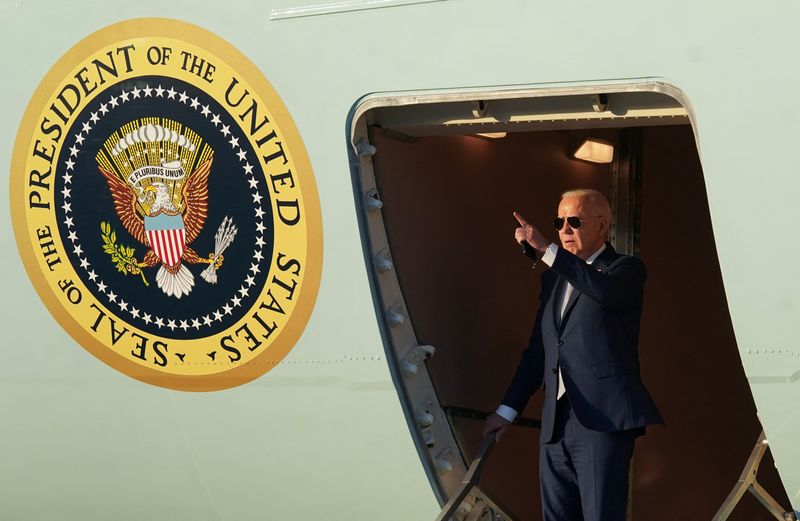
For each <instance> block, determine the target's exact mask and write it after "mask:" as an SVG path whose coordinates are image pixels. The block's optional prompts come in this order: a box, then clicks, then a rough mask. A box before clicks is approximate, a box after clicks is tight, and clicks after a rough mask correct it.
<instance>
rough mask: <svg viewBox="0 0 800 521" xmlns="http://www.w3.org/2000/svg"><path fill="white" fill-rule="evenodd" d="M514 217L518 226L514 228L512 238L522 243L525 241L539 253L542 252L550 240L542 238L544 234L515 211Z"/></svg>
mask: <svg viewBox="0 0 800 521" xmlns="http://www.w3.org/2000/svg"><path fill="white" fill-rule="evenodd" d="M514 219H516V220H517V222H518V223H519V228H517V229H516V230H514V238H515V239H516V240H517V242H518V243H520V244H522V243H523V241H525V242H527V243H528V244H530V245H531V246H533V248H534V249H536V250H538V251H539V252H540V253H544V252H545V250H547V247H548V246H549V245H550V242H549V241H548V240H547V239H545V238H544V235H542V234H541V232H540V231H539V230H537V229H536V227H535V226H534V225H532V224H531V223H529V222H528V221H526V220H525V218H524V217H522V216H521V215H520V214H518V213H517V212H514Z"/></svg>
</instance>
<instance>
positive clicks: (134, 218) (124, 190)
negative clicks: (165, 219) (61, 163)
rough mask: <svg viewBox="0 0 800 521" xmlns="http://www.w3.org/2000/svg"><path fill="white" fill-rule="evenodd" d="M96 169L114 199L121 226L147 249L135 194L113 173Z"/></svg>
mask: <svg viewBox="0 0 800 521" xmlns="http://www.w3.org/2000/svg"><path fill="white" fill-rule="evenodd" d="M97 168H98V169H99V170H100V173H101V174H103V177H105V178H106V182H107V183H108V189H109V191H110V192H111V196H112V197H113V198H114V209H115V210H116V211H117V217H119V220H120V221H122V225H123V226H124V227H125V229H126V230H128V233H130V234H131V235H132V236H133V238H134V239H136V240H137V241H139V242H141V243H142V244H144V245H145V246H148V247H149V246H150V244H149V243H148V242H147V236H146V235H145V232H144V220H143V219H142V217H141V216H140V215H139V212H137V211H136V192H134V191H133V188H131V187H130V186H128V184H127V183H125V182H124V181H123V180H122V179H120V178H119V177H117V176H116V175H114V174H113V173H111V172H109V171H108V170H105V169H104V168H103V167H101V166H98V167H97Z"/></svg>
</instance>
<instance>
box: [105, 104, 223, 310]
mask: <svg viewBox="0 0 800 521" xmlns="http://www.w3.org/2000/svg"><path fill="white" fill-rule="evenodd" d="M151 120H157V121H155V122H154V121H151ZM213 154H214V152H213V150H212V149H211V148H210V147H209V146H207V145H205V144H204V143H203V141H202V139H201V138H200V136H199V135H198V134H196V133H194V132H192V131H191V129H188V128H184V127H183V126H182V125H181V124H180V123H177V122H175V121H172V120H168V119H166V118H146V119H143V120H140V121H138V122H131V123H129V124H127V125H125V126H123V127H122V129H120V130H119V131H118V132H115V133H114V134H113V135H112V136H111V137H109V138H108V140H107V141H106V143H105V145H104V147H103V148H102V149H101V150H100V151H99V152H98V154H97V163H98V169H99V171H100V173H101V174H102V175H103V177H104V178H105V180H106V183H107V184H108V189H109V191H110V192H111V196H112V198H113V200H114V209H115V211H116V214H117V217H118V218H119V220H120V222H121V223H122V225H123V226H124V227H125V229H126V230H127V231H128V233H129V234H130V235H131V236H132V237H133V238H134V239H136V240H137V241H139V242H140V243H141V244H143V245H144V246H146V247H147V248H148V250H147V252H146V253H145V255H144V258H143V260H142V261H141V262H139V261H137V260H136V259H135V258H133V257H132V255H130V254H132V251H131V249H130V248H122V249H120V248H119V247H117V246H116V245H115V244H114V245H112V246H111V247H109V244H108V243H109V242H110V241H109V240H107V239H106V238H105V237H104V240H105V241H106V248H107V250H106V251H107V253H109V254H110V255H112V260H115V261H117V263H118V264H117V267H118V269H119V270H120V271H123V272H127V273H132V274H138V273H139V272H140V271H141V270H142V269H144V268H151V267H155V266H157V265H158V266H159V267H158V271H157V273H156V283H157V286H158V287H159V288H160V289H161V290H162V291H163V292H164V293H165V294H166V295H167V296H170V297H175V298H178V299H180V298H181V297H183V296H185V295H188V294H189V293H191V291H192V288H193V287H194V285H195V278H194V275H193V274H192V272H191V271H190V270H189V269H188V268H187V266H186V265H187V264H201V263H204V264H210V266H209V267H208V268H207V269H206V270H204V271H203V273H202V274H201V276H202V277H203V279H204V280H206V281H207V282H209V283H211V284H213V283H215V282H216V270H217V269H219V268H220V267H221V266H222V262H223V256H222V250H224V249H225V248H226V247H227V245H228V244H230V242H231V241H232V240H233V237H234V236H235V234H236V227H235V226H234V225H233V222H232V221H231V220H230V219H229V218H227V217H226V218H225V219H224V220H223V222H222V225H221V226H220V229H219V231H218V232H217V237H216V245H215V251H214V252H213V253H211V254H209V255H208V256H207V257H205V258H204V257H201V256H199V255H198V254H197V252H196V251H195V250H194V249H193V248H192V247H191V246H190V245H191V244H192V243H193V242H194V241H195V239H197V237H198V235H199V234H200V232H201V231H202V230H203V227H204V226H205V224H206V219H207V217H208V179H209V176H210V175H211V167H212V164H213V161H214V157H213ZM187 170H188V172H189V173H188V174H187ZM106 231H107V230H106ZM106 231H104V233H106ZM221 239H223V240H221ZM126 252H127V253H128V256H127V257H126V256H125V253H126ZM145 282H146V280H145Z"/></svg>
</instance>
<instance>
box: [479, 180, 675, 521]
mask: <svg viewBox="0 0 800 521" xmlns="http://www.w3.org/2000/svg"><path fill="white" fill-rule="evenodd" d="M514 216H515V217H516V218H517V221H518V222H519V224H520V226H519V228H517V229H516V232H515V238H516V240H517V242H519V243H520V244H522V243H523V242H527V243H528V244H530V245H531V246H532V247H533V248H534V249H536V250H538V251H539V252H540V253H541V255H542V261H543V262H544V263H545V264H547V265H548V266H550V269H548V270H547V271H545V272H544V274H543V275H542V283H541V294H540V295H539V300H540V302H539V311H538V314H537V316H536V322H535V325H534V328H533V333H532V335H531V339H530V342H529V344H528V348H527V349H526V350H525V351H524V353H523V355H522V360H521V361H520V364H519V367H518V368H517V371H516V374H515V375H514V379H513V380H512V382H511V386H510V387H509V389H508V391H507V392H506V395H505V397H504V398H503V401H502V404H501V405H500V407H498V409H497V412H496V413H494V414H492V415H491V416H489V418H488V419H487V420H486V428H485V430H484V434H488V433H490V432H496V434H495V435H496V437H497V439H498V441H499V440H500V437H501V436H502V434H503V432H505V430H506V429H507V428H508V425H509V424H510V423H511V422H512V421H514V418H515V417H516V415H517V414H518V413H519V412H522V410H523V409H524V408H525V405H526V404H527V402H528V399H529V398H530V396H531V395H532V394H533V393H534V392H535V391H536V390H537V389H539V387H541V388H542V390H543V391H544V393H545V395H544V406H543V409H542V431H541V446H540V452H539V480H540V485H541V492H542V511H543V516H544V520H545V521H572V520H583V521H618V520H619V521H623V520H624V519H625V510H626V505H627V494H628V469H629V465H630V460H631V456H632V454H633V446H634V441H635V438H636V437H637V436H638V435H640V434H643V433H644V427H645V425H647V424H653V423H663V420H662V418H661V415H660V414H659V412H658V410H657V409H656V407H655V404H654V403H653V401H652V399H651V398H650V395H649V394H648V392H647V390H646V389H645V387H644V385H643V384H642V381H641V378H640V376H639V356H638V351H637V342H638V337H639V319H640V316H641V311H642V298H643V290H644V281H645V277H646V271H645V267H644V263H642V261H641V260H640V259H638V258H637V257H631V256H626V255H620V254H618V253H616V252H615V251H614V249H613V248H612V247H611V244H610V243H608V242H607V239H608V231H609V224H610V220H611V211H610V207H609V204H608V200H607V199H606V198H605V196H604V195H603V194H601V193H600V192H598V191H596V190H574V191H570V192H566V193H564V194H563V195H562V198H561V202H560V203H559V205H558V217H557V218H556V219H555V221H554V224H555V227H556V229H558V235H559V239H560V241H561V247H558V246H556V245H555V244H550V243H549V242H548V241H547V240H546V239H545V237H544V236H543V235H542V234H541V233H540V232H539V230H537V229H536V228H535V227H534V226H533V225H531V224H530V223H528V222H527V221H526V220H525V219H524V218H523V217H522V216H521V215H519V214H518V213H516V212H514Z"/></svg>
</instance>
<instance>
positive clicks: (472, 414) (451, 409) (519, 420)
mask: <svg viewBox="0 0 800 521" xmlns="http://www.w3.org/2000/svg"><path fill="white" fill-rule="evenodd" d="M442 410H443V411H444V413H445V414H446V415H447V416H451V417H455V418H469V419H471V420H485V419H486V418H488V417H489V415H490V414H491V413H488V412H486V411H479V410H477V409H469V408H467V407H455V406H452V405H444V406H442ZM513 424H514V425H518V426H519V427H530V428H532V429H540V428H541V427H542V422H541V420H537V419H536V418H526V417H523V416H517V417H516V419H515V420H514V421H513Z"/></svg>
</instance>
